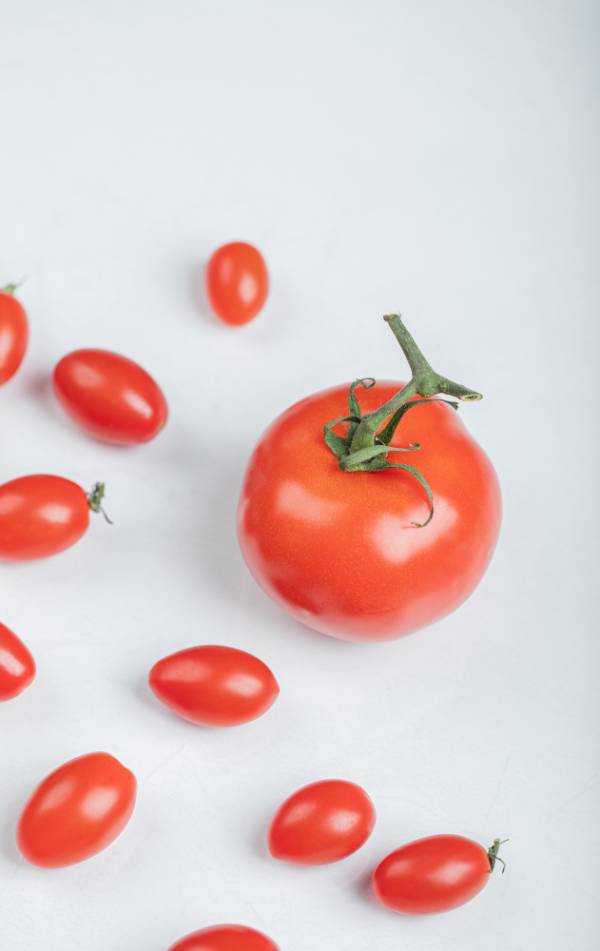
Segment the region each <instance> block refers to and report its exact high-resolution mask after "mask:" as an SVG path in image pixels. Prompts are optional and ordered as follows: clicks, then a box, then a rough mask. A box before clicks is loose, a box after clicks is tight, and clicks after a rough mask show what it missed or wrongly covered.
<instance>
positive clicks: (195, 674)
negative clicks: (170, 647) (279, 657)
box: [149, 645, 279, 726]
mask: <svg viewBox="0 0 600 951" xmlns="http://www.w3.org/2000/svg"><path fill="white" fill-rule="evenodd" d="M149 683H150V687H151V688H152V690H153V691H154V693H155V694H156V696H157V697H158V699H159V700H162V702H163V703H164V704H166V706H167V707H170V708H171V710H174V711H175V712H176V713H178V714H179V715H180V716H182V717H183V718H184V719H185V720H190V721H191V722H192V723H199V724H201V725H203V726H235V725H237V724H239V723H247V722H248V720H255V719H256V717H260V716H261V715H262V714H263V713H266V711H267V710H268V709H269V707H270V706H271V704H273V703H274V702H275V700H276V699H277V696H278V694H279V686H278V684H277V681H276V680H275V678H274V676H273V674H272V673H271V671H270V670H269V668H268V667H267V665H266V664H263V662H262V660H259V659H258V657H254V656H253V654H247V653H246V651H241V650H237V649H236V648H234V647H221V646H216V645H206V646H203V647H188V648H187V649H186V650H182V651H178V652H177V653H176V654H170V655H169V656H168V657H163V659H162V660H159V661H158V662H157V663H156V664H155V665H154V667H153V668H152V670H151V671H150V676H149Z"/></svg>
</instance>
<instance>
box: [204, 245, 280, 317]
mask: <svg viewBox="0 0 600 951" xmlns="http://www.w3.org/2000/svg"><path fill="white" fill-rule="evenodd" d="M205 285H206V293H207V296H208V300H209V303H210V305H211V307H212V309H213V310H214V312H215V314H216V315H217V317H219V318H220V319H221V320H222V321H223V322H224V323H226V324H233V325H236V326H239V325H240V324H247V323H248V321H250V320H252V319H253V318H254V317H256V315H257V314H258V312H259V311H260V310H261V309H262V307H263V305H264V303H265V301H266V299H267V295H268V293H269V274H268V271H267V265H266V264H265V259H264V258H263V256H262V254H261V253H260V251H259V250H258V249H257V248H255V247H254V246H253V245H252V244H247V243H246V242H245V241H232V242H231V243H230V244H224V245H223V246H222V247H220V248H217V250H216V251H215V252H214V254H213V255H212V257H211V258H210V259H209V261H208V264H207V265H206V273H205Z"/></svg>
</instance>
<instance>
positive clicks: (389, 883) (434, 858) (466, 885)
mask: <svg viewBox="0 0 600 951" xmlns="http://www.w3.org/2000/svg"><path fill="white" fill-rule="evenodd" d="M501 844H502V843H501V842H500V840H499V839H495V841H494V844H493V845H492V846H491V848H490V849H488V850H487V851H486V850H485V849H484V848H483V846H481V845H479V843H477V842H473V841H472V840H471V839H465V838H464V837H463V836H462V835H431V836H429V837H428V838H426V839H417V841H416V842H410V843H409V844H408V845H404V846H402V848H400V849H396V851H395V852H392V853H391V854H390V855H388V856H387V857H386V858H384V859H383V861H382V862H381V863H380V864H379V865H378V866H377V868H376V869H375V873H374V875H373V889H374V891H375V894H376V895H377V898H378V899H379V901H380V902H381V903H382V904H383V905H385V906H386V907H387V908H391V909H392V911H400V912H405V913H406V914H412V915H427V914H432V913H434V912H439V911H449V910H450V909H451V908H458V906H459V905H463V904H464V903H465V902H467V901H469V900H470V899H471V898H474V897H475V895H476V894H477V893H478V892H480V891H481V889H482V888H483V887H484V886H485V885H487V883H488V881H489V879H490V872H491V871H492V870H493V868H494V865H495V863H496V862H497V861H498V862H502V859H499V858H498V849H499V847H500V845H501Z"/></svg>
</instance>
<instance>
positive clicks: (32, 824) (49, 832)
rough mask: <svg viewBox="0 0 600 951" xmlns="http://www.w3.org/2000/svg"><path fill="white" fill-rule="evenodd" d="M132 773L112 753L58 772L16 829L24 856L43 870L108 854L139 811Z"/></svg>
mask: <svg viewBox="0 0 600 951" xmlns="http://www.w3.org/2000/svg"><path fill="white" fill-rule="evenodd" d="M136 789H137V783H136V780H135V776H134V775H133V773H132V772H131V771H130V770H128V769H127V768H126V767H125V766H123V764H122V763H120V762H119V760H118V759H115V757H114V756H111V755H110V753H87V754H85V755H84V756H78V757H76V758H75V759H72V760H69V762H67V763H64V764H63V765H62V766H59V767H58V769H56V770H54V772H52V773H50V775H49V776H47V777H46V778H45V779H44V780H43V782H41V783H40V785H39V786H38V787H37V789H35V791H34V792H33V794H32V795H31V797H30V798H29V800H28V801H27V803H26V805H25V807H24V809H23V811H22V813H21V816H20V818H19V823H18V826H17V844H18V846H19V849H20V850H21V852H22V854H23V856H24V857H25V858H26V859H27V860H28V861H29V862H32V863H33V864H34V865H39V866H41V867H42V868H60V867H61V866H64V865H74V864H75V863H76V862H82V861H84V859H88V858H90V857H91V856H92V855H95V854H96V853H97V852H100V851H101V850H102V849H105V848H106V847H107V846H108V845H110V843H111V842H112V841H113V840H114V839H115V838H116V837H117V836H118V835H119V833H120V832H122V830H123V829H124V828H125V826H126V825H127V822H128V821H129V819H130V817H131V814H132V812H133V808H134V805H135V797H136Z"/></svg>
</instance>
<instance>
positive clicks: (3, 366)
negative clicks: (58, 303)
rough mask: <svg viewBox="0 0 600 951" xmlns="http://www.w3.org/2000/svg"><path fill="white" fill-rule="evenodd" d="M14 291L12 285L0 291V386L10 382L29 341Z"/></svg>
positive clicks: (27, 329)
mask: <svg viewBox="0 0 600 951" xmlns="http://www.w3.org/2000/svg"><path fill="white" fill-rule="evenodd" d="M14 290H16V285H13V284H10V285H9V286H8V287H6V288H4V289H3V290H0V384H2V383H6V382H7V381H8V380H10V379H11V377H13V376H14V375H15V373H16V372H17V370H18V369H19V367H20V366H21V363H22V362H23V357H24V356H25V351H26V350H27V341H28V339H29V324H28V322H27V315H26V313H25V311H24V309H23V307H22V305H21V304H20V303H19V301H18V300H17V298H16V297H14V296H13V291H14Z"/></svg>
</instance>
